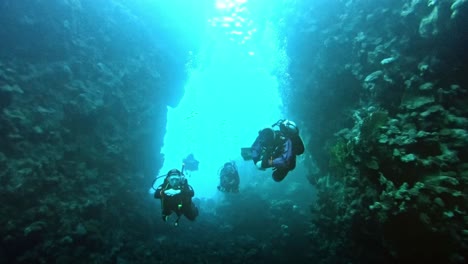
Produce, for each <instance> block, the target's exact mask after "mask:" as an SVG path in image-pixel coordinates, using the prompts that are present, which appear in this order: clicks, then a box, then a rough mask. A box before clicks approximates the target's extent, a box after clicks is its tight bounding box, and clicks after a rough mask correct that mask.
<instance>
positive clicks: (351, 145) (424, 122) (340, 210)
mask: <svg viewBox="0 0 468 264" xmlns="http://www.w3.org/2000/svg"><path fill="white" fill-rule="evenodd" d="M296 5H297V6H296V7H295V8H293V9H294V10H297V11H299V13H294V14H292V15H291V16H290V17H289V27H286V28H285V30H286V33H287V34H288V41H289V42H288V44H289V51H288V52H289V55H290V57H291V69H290V74H291V91H290V97H289V102H288V105H289V112H290V113H291V115H293V116H296V117H297V118H298V119H300V120H302V121H303V122H304V124H305V126H306V127H305V128H304V130H303V132H304V133H310V134H311V138H310V139H309V140H308V142H307V144H306V145H307V146H308V151H309V153H312V155H313V158H314V160H315V162H316V166H317V167H318V168H319V172H318V173H316V174H312V173H311V174H310V175H309V177H310V181H311V182H312V183H314V184H315V185H316V187H317V189H318V201H317V203H316V204H315V205H314V206H313V216H314V220H313V223H312V227H311V232H310V235H311V241H312V244H313V246H312V247H311V251H312V252H313V253H314V254H315V255H316V256H317V258H318V259H320V260H321V263H394V262H398V263H407V262H412V263H414V262H415V261H417V262H420V263H423V262H431V263H466V261H467V257H466V256H468V217H467V210H468V206H467V205H468V199H467V189H468V155H467V154H468V151H467V149H468V148H467V145H468V141H467V140H468V110H467V108H466V106H467V105H468V94H467V92H468V55H467V53H466V51H465V49H466V47H467V46H468V2H467V1H460V0H442V1H433V0H414V1H401V0H399V1H395V0H392V1H388V0H384V1H350V0H342V1H339V0H337V1H323V0H319V1H310V2H307V1H304V2H301V3H297V4H296ZM306 131H307V132H306Z"/></svg>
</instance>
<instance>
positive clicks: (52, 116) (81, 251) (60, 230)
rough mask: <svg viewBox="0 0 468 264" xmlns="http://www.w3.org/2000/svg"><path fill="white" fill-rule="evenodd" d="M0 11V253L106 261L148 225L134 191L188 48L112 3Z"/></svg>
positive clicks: (151, 162)
mask: <svg viewBox="0 0 468 264" xmlns="http://www.w3.org/2000/svg"><path fill="white" fill-rule="evenodd" d="M0 14H1V15H0V24H1V25H2V26H1V28H0V39H1V41H0V182H1V184H0V194H1V202H2V206H1V207H0V225H1V226H2V228H0V237H1V239H2V240H1V241H0V262H2V263H46V262H53V263H85V262H89V261H91V259H93V261H96V260H99V259H101V261H100V263H110V262H109V261H111V260H110V258H112V257H113V256H114V257H115V253H116V252H117V251H118V250H119V247H118V246H116V245H119V244H122V243H124V242H123V241H125V239H127V240H130V239H133V238H134V235H135V234H137V235H141V234H144V233H145V232H146V231H147V230H146V228H148V226H146V225H145V223H146V222H145V221H148V217H149V216H148V215H142V213H144V212H145V211H147V210H149V209H148V208H142V204H144V203H140V200H141V199H142V197H146V196H148V195H147V193H146V192H147V190H148V189H147V187H148V186H149V185H150V183H151V180H152V178H153V176H154V174H155V173H157V171H158V169H159V168H160V167H161V165H162V161H163V157H162V156H161V154H160V148H161V145H162V139H163V136H164V133H165V125H166V111H167V109H166V107H167V105H172V106H174V105H176V104H177V103H178V100H179V99H180V97H181V96H182V93H183V83H184V80H185V79H186V73H185V67H184V66H185V63H186V61H187V59H188V58H187V55H185V53H184V52H185V51H184V50H180V49H179V50H177V49H176V48H174V49H167V48H166V49H163V48H161V47H162V46H165V47H167V46H170V44H171V43H170V41H171V40H170V39H165V38H164V37H165V32H164V31H158V30H157V29H154V28H151V29H150V28H149V27H147V26H146V24H145V21H143V20H141V19H139V18H138V17H136V16H135V15H133V13H132V10H130V9H128V8H127V7H125V6H123V5H121V4H119V2H117V1H91V0H75V1H66V0H52V1H13V0H5V1H2V2H1V3H0ZM163 41H164V43H163ZM176 54H177V56H176ZM122 208H125V210H122ZM122 226H134V228H132V230H131V231H128V230H126V231H125V230H124V229H120V230H117V228H118V227H122ZM124 236H125V238H124ZM105 248H108V249H111V248H114V249H113V250H114V251H115V252H113V253H112V252H107V251H108V250H104V249H105ZM104 251H105V252H106V253H103V252H104ZM85 252H86V254H85ZM85 256H87V257H88V258H89V259H88V261H87V260H86V259H85V258H86V257H85Z"/></svg>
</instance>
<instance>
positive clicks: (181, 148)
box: [161, 1, 287, 197]
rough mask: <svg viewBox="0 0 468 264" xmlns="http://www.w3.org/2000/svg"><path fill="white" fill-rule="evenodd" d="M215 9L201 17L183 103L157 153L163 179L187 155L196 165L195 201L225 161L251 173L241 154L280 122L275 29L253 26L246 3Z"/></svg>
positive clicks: (282, 60)
mask: <svg viewBox="0 0 468 264" xmlns="http://www.w3.org/2000/svg"><path fill="white" fill-rule="evenodd" d="M216 2H217V3H215V5H217V6H218V7H219V8H216V9H215V10H216V11H217V12H214V14H213V16H211V17H207V18H206V23H207V27H206V31H205V32H204V34H205V35H204V38H203V39H202V43H201V45H200V46H201V52H200V53H199V54H195V55H194V60H197V63H196V66H191V67H190V66H189V68H188V71H189V79H188V82H187V83H186V85H185V93H184V96H183V98H182V100H181V101H180V103H179V104H178V105H177V106H176V107H173V108H172V107H170V108H169V111H168V118H167V120H168V121H167V132H166V135H165V138H164V147H163V149H162V151H161V152H162V153H163V154H164V156H165V162H164V166H163V168H162V170H161V173H162V174H163V173H164V172H166V171H168V170H170V169H171V168H174V167H176V168H180V167H181V161H182V159H183V157H185V156H186V155H187V154H189V153H193V154H194V155H195V157H196V158H197V159H198V160H199V161H200V167H199V170H198V171H195V172H192V173H190V172H189V173H190V175H191V176H190V178H189V181H190V183H191V184H192V185H193V186H194V187H196V193H197V197H213V196H214V195H215V194H216V193H217V189H216V186H217V184H218V181H219V177H218V175H217V172H218V170H219V167H220V166H222V164H224V162H226V161H229V160H234V161H236V163H237V164H238V166H239V169H240V170H247V171H249V170H252V169H254V164H253V163H252V162H244V161H242V158H241V156H240V148H241V147H249V146H250V145H251V144H252V142H253V141H254V140H255V137H256V135H257V131H258V130H260V129H262V128H263V127H267V126H271V124H272V123H274V122H275V121H276V120H278V119H280V118H283V117H284V115H285V113H284V111H283V110H282V109H283V107H282V106H283V103H282V98H281V91H280V87H279V82H280V81H279V80H278V79H277V76H275V75H274V74H273V73H274V72H277V71H278V68H285V66H286V67H287V58H286V56H280V55H281V54H284V53H285V51H284V46H282V43H281V40H280V39H278V36H277V34H276V31H275V29H274V28H272V27H271V26H268V25H267V24H263V25H258V27H256V25H257V21H256V20H255V17H253V16H252V14H251V13H250V12H249V9H248V8H247V5H246V3H242V2H246V1H216ZM230 5H233V6H232V7H231V8H230V10H231V11H230V12H228V10H227V9H229V8H228V7H229V6H230ZM260 47H261V48H260Z"/></svg>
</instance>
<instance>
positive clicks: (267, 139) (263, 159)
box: [242, 119, 304, 182]
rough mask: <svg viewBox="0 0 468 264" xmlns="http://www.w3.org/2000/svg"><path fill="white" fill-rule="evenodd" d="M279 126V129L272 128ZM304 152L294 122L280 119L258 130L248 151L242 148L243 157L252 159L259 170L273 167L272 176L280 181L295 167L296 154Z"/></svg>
mask: <svg viewBox="0 0 468 264" xmlns="http://www.w3.org/2000/svg"><path fill="white" fill-rule="evenodd" d="M275 127H279V130H277V129H274V128H275ZM303 153H304V143H303V141H302V139H301V138H300V136H299V129H298V128H297V126H296V123H294V122H293V121H290V120H287V119H280V120H278V121H277V122H276V123H275V124H273V125H272V126H271V128H270V127H267V128H265V129H262V130H260V131H259V132H258V136H257V138H256V139H255V141H254V143H253V144H252V147H251V148H250V151H248V149H247V148H244V149H242V154H243V155H242V156H243V157H244V159H252V160H253V162H254V164H255V166H257V168H258V169H260V170H265V169H267V168H273V174H272V177H273V179H274V180H275V181H276V182H280V181H282V180H283V179H284V178H285V177H286V175H287V174H288V173H289V172H290V171H292V170H293V169H294V168H295V167H296V156H297V155H301V154H303Z"/></svg>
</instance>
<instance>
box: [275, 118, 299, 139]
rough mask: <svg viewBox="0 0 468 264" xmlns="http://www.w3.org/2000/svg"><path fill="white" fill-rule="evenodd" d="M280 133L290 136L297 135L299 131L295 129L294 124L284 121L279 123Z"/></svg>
mask: <svg viewBox="0 0 468 264" xmlns="http://www.w3.org/2000/svg"><path fill="white" fill-rule="evenodd" d="M279 127H280V131H281V133H283V134H284V135H286V136H292V135H297V134H299V129H298V128H297V125H296V123H294V122H293V121H291V120H288V119H286V120H284V121H283V122H281V124H280V125H279Z"/></svg>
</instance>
